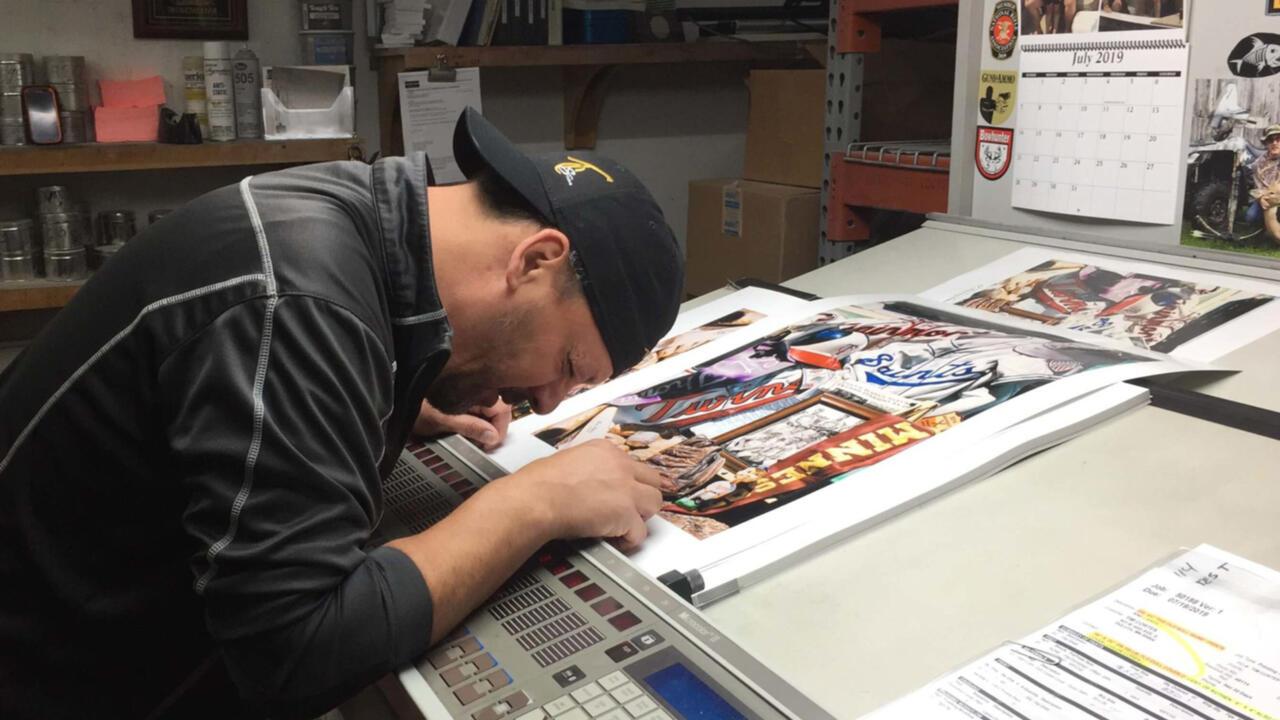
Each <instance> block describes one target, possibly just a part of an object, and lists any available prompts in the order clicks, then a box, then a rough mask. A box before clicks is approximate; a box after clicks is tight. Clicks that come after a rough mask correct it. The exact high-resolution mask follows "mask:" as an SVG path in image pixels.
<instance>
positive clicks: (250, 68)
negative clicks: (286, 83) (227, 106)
mask: <svg viewBox="0 0 1280 720" xmlns="http://www.w3.org/2000/svg"><path fill="white" fill-rule="evenodd" d="M231 82H232V84H233V85H234V87H235V95H236V135H238V136H239V137H242V138H260V137H262V66H261V65H259V64H258V56H257V55H254V54H253V51H252V50H250V49H249V48H248V47H242V48H240V51H239V52H237V53H236V56H235V58H233V59H232V61H231Z"/></svg>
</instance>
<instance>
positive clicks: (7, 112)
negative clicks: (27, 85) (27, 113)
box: [0, 90, 22, 122]
mask: <svg viewBox="0 0 1280 720" xmlns="http://www.w3.org/2000/svg"><path fill="white" fill-rule="evenodd" d="M0 119H8V120H17V121H19V122H21V121H22V93H20V92H10V91H8V90H4V91H0Z"/></svg>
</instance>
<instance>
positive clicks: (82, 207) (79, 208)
mask: <svg viewBox="0 0 1280 720" xmlns="http://www.w3.org/2000/svg"><path fill="white" fill-rule="evenodd" d="M73 208H74V209H73V210H72V211H71V214H73V215H75V216H76V219H77V220H79V221H80V237H82V238H84V246H85V247H90V246H92V245H93V244H94V242H95V236H96V233H95V232H94V229H93V213H91V212H89V203H87V202H83V201H81V202H78V203H76V204H75V205H74V206H73Z"/></svg>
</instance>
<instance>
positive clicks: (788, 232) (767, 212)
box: [685, 178, 818, 295]
mask: <svg viewBox="0 0 1280 720" xmlns="http://www.w3.org/2000/svg"><path fill="white" fill-rule="evenodd" d="M687 237H688V243H687V248H688V253H687V255H688V260H687V266H686V272H685V292H687V293H689V294H693V295H700V294H702V293H705V292H710V291H711V290H715V289H716V288H718V287H721V286H722V285H724V284H725V283H726V282H728V281H729V280H734V279H737V278H741V277H756V278H760V279H761V280H768V281H770V282H782V281H784V280H790V279H791V278H793V277H795V276H796V275H799V274H801V273H804V272H808V271H809V270H812V269H814V268H816V267H817V266H818V191H817V190H816V189H813V188H804V187H797V186H794V185H778V184H772V183H760V182H753V181H751V180H739V179H736V178H717V179H714V180H694V181H692V182H690V183H689V227H688V236H687Z"/></svg>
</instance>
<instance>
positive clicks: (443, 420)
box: [413, 399, 511, 452]
mask: <svg viewBox="0 0 1280 720" xmlns="http://www.w3.org/2000/svg"><path fill="white" fill-rule="evenodd" d="M510 424H511V406H510V405H508V404H506V403H505V402H503V401H502V400H501V399H499V400H498V402H496V403H494V404H492V405H490V406H489V407H479V406H476V407H473V408H471V409H470V410H468V411H467V412H466V413H465V414H462V415H446V414H444V413H442V412H440V411H439V410H437V409H435V408H434V407H432V405H431V403H428V402H427V401H426V400H423V401H422V407H421V409H419V411H418V419H417V420H415V421H414V423H413V432H414V433H415V434H417V435H421V436H423V437H433V436H436V435H446V434H448V433H457V434H459V435H461V436H463V437H465V438H466V439H468V440H470V441H472V442H474V443H475V444H477V445H479V446H480V449H482V450H484V451H486V452H488V451H490V450H495V449H497V447H498V446H499V445H501V444H502V441H503V440H505V439H506V437H507V426H508V425H510Z"/></svg>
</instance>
